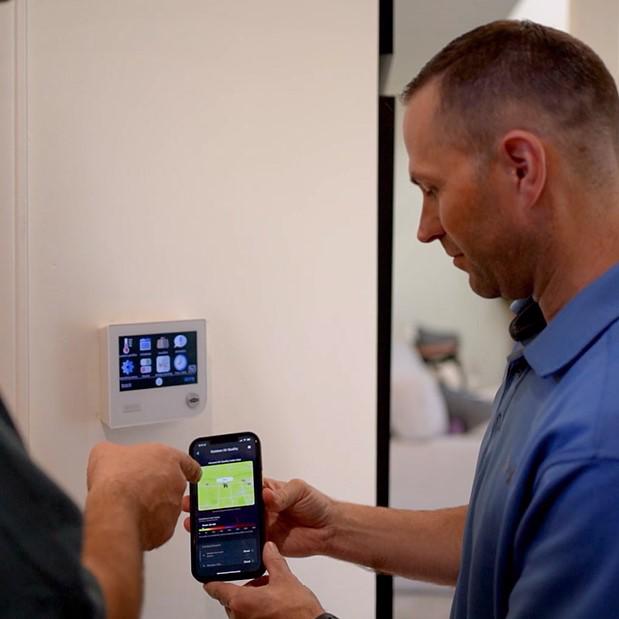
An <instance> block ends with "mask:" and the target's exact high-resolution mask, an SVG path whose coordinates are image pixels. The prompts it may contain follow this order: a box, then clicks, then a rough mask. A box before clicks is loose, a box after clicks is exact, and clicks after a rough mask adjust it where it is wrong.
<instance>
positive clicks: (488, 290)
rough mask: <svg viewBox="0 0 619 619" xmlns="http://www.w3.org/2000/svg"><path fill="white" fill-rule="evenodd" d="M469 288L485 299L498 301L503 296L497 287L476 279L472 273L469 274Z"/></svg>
mask: <svg viewBox="0 0 619 619" xmlns="http://www.w3.org/2000/svg"><path fill="white" fill-rule="evenodd" d="M469 286H470V287H471V290H472V291H473V292H474V293H475V294H476V295H478V296H480V297H482V298H483V299H496V298H498V297H500V296H501V291H500V290H499V288H498V286H497V285H493V284H491V283H490V282H488V281H485V280H482V279H480V278H479V277H475V275H474V274H472V273H469Z"/></svg>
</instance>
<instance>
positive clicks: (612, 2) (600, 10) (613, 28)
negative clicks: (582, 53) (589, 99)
mask: <svg viewBox="0 0 619 619" xmlns="http://www.w3.org/2000/svg"><path fill="white" fill-rule="evenodd" d="M569 8H570V11H569V16H570V32H571V33H572V34H573V35H574V36H577V37H579V38H580V39H582V40H583V41H585V42H586V43H588V44H589V45H590V46H591V47H592V48H593V49H594V50H595V51H596V52H597V53H598V54H599V55H600V57H601V58H602V59H603V60H604V62H605V63H606V66H607V67H608V70H609V71H610V72H611V73H612V75H613V77H614V78H615V81H617V79H619V3H617V1H616V0H571V1H570V2H569Z"/></svg>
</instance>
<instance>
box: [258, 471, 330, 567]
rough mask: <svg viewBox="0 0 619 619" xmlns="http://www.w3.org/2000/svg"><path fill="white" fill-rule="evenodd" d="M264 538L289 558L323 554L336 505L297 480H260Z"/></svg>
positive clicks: (317, 491)
mask: <svg viewBox="0 0 619 619" xmlns="http://www.w3.org/2000/svg"><path fill="white" fill-rule="evenodd" d="M263 497H264V506H265V511H266V517H267V537H268V539H270V540H272V541H273V542H275V544H277V546H278V547H279V548H280V550H281V552H282V553H283V554H284V555H286V556H289V557H306V556H308V555H316V554H324V552H325V550H326V546H327V543H328V541H329V538H330V537H331V535H332V534H333V532H334V527H333V525H334V519H335V512H336V506H337V503H336V501H334V500H333V499H331V498H330V497H328V496H327V495H325V494H323V493H322V492H320V491H319V490H316V488H314V487H312V486H310V485H309V484H308V483H306V482H304V481H302V480H301V479H293V480H291V481H288V482H282V481H277V480H275V479H265V480H264V489H263Z"/></svg>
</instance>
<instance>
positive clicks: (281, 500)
mask: <svg viewBox="0 0 619 619" xmlns="http://www.w3.org/2000/svg"><path fill="white" fill-rule="evenodd" d="M304 493H305V484H304V483H303V482H302V481H300V480H298V479H293V480H292V481H289V482H288V483H286V484H284V485H283V486H281V487H280V488H277V489H273V488H265V493H264V496H265V499H266V500H267V502H268V503H269V508H270V509H271V510H272V511H275V512H283V511H285V510H287V509H288V508H290V507H292V506H293V505H294V504H295V503H298V502H299V501H300V500H301V499H302V498H303V495H304Z"/></svg>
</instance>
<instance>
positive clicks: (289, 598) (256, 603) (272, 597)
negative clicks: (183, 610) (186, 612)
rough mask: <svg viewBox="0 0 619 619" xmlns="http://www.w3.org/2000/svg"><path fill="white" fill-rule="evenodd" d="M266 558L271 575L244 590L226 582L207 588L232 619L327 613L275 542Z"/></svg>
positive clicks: (312, 618)
mask: <svg viewBox="0 0 619 619" xmlns="http://www.w3.org/2000/svg"><path fill="white" fill-rule="evenodd" d="M263 559H264V565H265V567H266V568H267V571H268V573H269V575H268V576H262V578H258V579H256V580H253V581H252V582H250V583H247V584H246V585H245V586H242V587H240V586H238V585H233V584H230V583H224V582H211V583H207V584H206V585H204V589H205V591H206V592H207V593H208V594H209V595H210V596H211V597H212V598H214V599H216V600H217V601H218V602H219V603H220V604H221V605H222V606H224V607H225V609H226V612H227V613H228V617H230V619H290V617H294V618H295V619H316V617H318V616H319V615H321V614H322V613H324V610H323V608H322V606H321V605H320V602H319V601H318V599H317V598H316V596H315V595H314V594H313V593H312V592H311V591H310V590H309V589H308V588H307V587H306V586H305V585H303V584H302V583H301V581H299V579H298V578H297V577H296V576H295V575H294V574H293V573H292V572H291V571H290V568H289V567H288V564H287V563H286V560H285V559H284V558H283V557H282V556H281V555H280V554H279V550H278V549H277V546H276V545H275V544H274V543H273V542H267V543H266V544H265V546H264V553H263Z"/></svg>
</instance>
